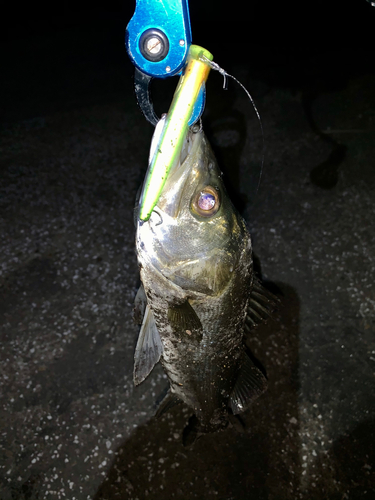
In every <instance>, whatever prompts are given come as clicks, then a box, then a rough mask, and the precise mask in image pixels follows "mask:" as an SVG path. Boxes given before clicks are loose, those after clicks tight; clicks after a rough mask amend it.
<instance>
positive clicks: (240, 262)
mask: <svg viewBox="0 0 375 500" xmlns="http://www.w3.org/2000/svg"><path fill="white" fill-rule="evenodd" d="M155 134H156V132H155ZM159 134H160V132H159ZM156 143H157V138H156V139H153V144H154V145H153V146H152V148H155V147H156V146H155V144H156ZM150 156H152V155H150ZM138 215H139V201H138V204H136V207H135V223H136V253H137V259H138V265H139V269H140V279H141V286H140V288H139V290H138V292H137V295H136V298H135V306H134V318H135V321H136V322H137V323H138V324H140V325H141V328H140V332H139V337H138V341H137V345H136V349H135V355H134V383H135V385H139V384H140V383H142V382H143V381H144V380H145V379H146V378H147V376H148V375H149V374H150V373H151V371H152V369H153V368H154V366H155V365H156V364H157V363H158V362H159V361H160V362H161V364H162V367H163V369H164V371H165V373H166V375H167V378H168V381H169V390H168V392H167V394H166V396H165V397H164V399H163V401H162V402H161V404H160V406H159V409H158V411H157V413H156V415H157V416H160V415H162V414H163V413H164V412H166V411H168V410H169V409H170V408H172V407H173V406H174V405H176V404H179V403H180V402H183V403H185V404H186V405H187V406H188V407H190V408H191V409H192V410H193V412H194V414H195V416H196V417H197V419H198V422H199V426H200V429H201V431H202V432H215V431H217V430H219V429H223V428H225V427H226V426H227V425H228V421H229V420H228V419H229V417H230V416H233V415H238V414H240V413H242V412H244V411H246V410H247V409H248V408H249V407H250V405H251V403H252V402H253V401H254V400H255V399H257V398H258V397H259V396H260V395H261V394H263V393H264V391H265V390H266V388H267V377H266V376H265V374H264V373H263V371H262V370H260V369H259V368H258V367H257V366H256V365H255V364H254V362H253V360H252V357H251V354H250V353H249V352H248V350H247V347H246V345H245V338H246V335H248V332H249V331H250V332H251V330H252V329H253V328H255V327H256V326H257V325H258V324H259V323H261V322H264V321H265V320H267V318H268V317H269V316H270V315H271V314H272V311H273V309H274V307H275V297H274V296H273V294H272V293H271V292H269V291H268V290H267V289H265V288H264V287H263V285H262V284H261V282H260V281H259V279H258V278H257V277H256V276H255V274H254V270H253V258H252V246H251V238H250V234H249V231H248V229H247V226H246V223H245V221H244V219H243V218H242V216H241V215H240V214H239V213H238V211H237V210H236V208H235V207H234V205H233V204H232V202H231V200H230V199H229V196H228V194H227V192H226V190H225V186H224V182H223V175H222V172H221V170H220V168H219V166H218V163H217V160H216V158H215V156H214V153H213V151H212V148H211V146H210V144H209V142H208V140H207V138H206V136H205V134H204V132H203V130H202V129H201V128H199V127H196V126H195V127H191V128H190V129H189V131H188V133H187V136H186V138H185V141H184V145H183V148H182V152H181V155H180V158H179V161H178V162H177V163H176V164H175V165H174V166H173V168H172V169H171V171H170V172H169V175H168V178H167V180H166V182H165V184H164V187H163V189H162V192H161V195H160V198H159V200H158V202H157V204H156V206H155V208H154V210H153V212H152V214H151V216H150V218H149V220H147V221H142V220H140V219H139V218H138Z"/></svg>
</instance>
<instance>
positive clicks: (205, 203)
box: [192, 186, 220, 217]
mask: <svg viewBox="0 0 375 500" xmlns="http://www.w3.org/2000/svg"><path fill="white" fill-rule="evenodd" d="M219 208H220V196H219V192H218V190H217V189H215V188H213V187H212V186H205V187H204V188H203V189H201V190H200V191H198V193H196V194H195V196H194V197H193V200H192V209H193V211H194V212H195V213H196V214H198V215H200V216H202V217H211V216H212V215H215V214H216V212H217V211H218V210H219Z"/></svg>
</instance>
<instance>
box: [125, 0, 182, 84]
mask: <svg viewBox="0 0 375 500" xmlns="http://www.w3.org/2000/svg"><path fill="white" fill-rule="evenodd" d="M158 41H159V43H158ZM125 43H126V50H127V52H128V55H129V57H130V59H131V60H132V62H133V64H134V65H135V66H136V67H137V68H138V69H139V70H141V71H142V72H143V73H146V74H147V75H149V76H152V77H154V78H166V77H168V76H173V75H176V74H178V73H179V72H180V71H181V69H182V68H183V66H184V62H185V60H186V57H187V54H188V51H189V47H190V45H191V27H190V16H189V7H188V1H187V0H137V3H136V7H135V12H134V15H133V17H132V18H131V19H130V21H129V24H128V26H127V28H126V34H125Z"/></svg>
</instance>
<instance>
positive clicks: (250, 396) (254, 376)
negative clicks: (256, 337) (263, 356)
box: [229, 352, 267, 415]
mask: <svg viewBox="0 0 375 500" xmlns="http://www.w3.org/2000/svg"><path fill="white" fill-rule="evenodd" d="M244 357H245V358H244V361H243V364H242V367H241V369H240V372H239V374H238V378H237V380H236V383H235V384H234V388H233V391H232V393H231V395H230V398H229V405H230V407H231V408H232V411H233V413H234V415H236V414H238V413H242V412H244V411H245V410H247V409H248V408H249V406H250V405H251V403H252V402H253V401H255V400H256V399H257V398H258V397H259V396H260V395H261V394H263V392H264V391H265V390H266V389H267V379H266V377H265V376H264V375H263V373H262V372H261V371H260V370H259V368H257V367H256V366H255V365H254V363H253V362H252V361H251V359H250V358H249V356H248V355H247V354H246V352H244Z"/></svg>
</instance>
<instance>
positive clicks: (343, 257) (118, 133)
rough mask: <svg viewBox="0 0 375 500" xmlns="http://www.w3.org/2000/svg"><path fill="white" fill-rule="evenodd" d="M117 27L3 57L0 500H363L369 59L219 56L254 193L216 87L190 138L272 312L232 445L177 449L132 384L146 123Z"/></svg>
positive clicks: (371, 209) (372, 462)
mask: <svg viewBox="0 0 375 500" xmlns="http://www.w3.org/2000/svg"><path fill="white" fill-rule="evenodd" d="M374 10H375V9H374ZM119 24H121V23H112V21H111V20H106V21H105V20H103V25H104V26H105V29H104V28H103V29H102V30H98V31H96V32H94V31H92V32H89V31H87V32H85V34H84V35H83V34H82V32H81V31H80V30H79V29H70V30H58V31H57V32H56V33H45V34H44V35H43V36H41V37H31V38H30V39H28V40H27V43H25V39H22V38H20V39H12V40H10V41H8V42H6V43H4V44H3V49H4V51H3V59H2V60H3V64H4V68H5V70H4V75H5V77H4V78H3V81H2V85H3V90H2V96H3V101H2V129H1V143H0V148H1V160H0V161H1V180H0V211H1V212H0V213H1V233H0V236H1V253H0V259H1V268H0V269H1V275H0V284H1V289H0V312H1V345H0V359H1V405H0V422H1V430H0V434H1V440H0V450H1V453H0V499H1V500H11V499H16V500H36V499H38V500H44V499H47V498H54V499H63V498H67V499H71V500H74V499H76V500H81V499H82V500H86V499H93V500H99V499H102V500H104V499H106V500H112V499H113V500H114V499H117V498H121V499H128V500H136V499H138V500H143V499H150V500H151V499H170V498H176V499H183V500H188V499H193V498H198V499H202V498H205V499H206V498H207V499H211V498H212V499H217V500H243V499H250V498H251V499H254V500H261V499H270V500H271V499H296V498H301V499H322V498H327V499H335V500H336V499H337V500H342V499H362V498H368V499H373V498H375V427H374V426H375V394H374V390H373V388H374V374H375V373H374V372H375V336H374V321H375V293H374V286H373V282H374V273H375V262H374V261H375V245H374V243H375V233H374V229H373V228H374V216H375V196H374V194H375V190H374V188H375V169H374V166H375V165H374V157H375V141H374V139H375V72H374V66H373V63H371V61H372V60H373V59H371V58H372V57H373V56H372V55H371V53H368V52H366V50H365V49H366V47H358V46H357V45H356V46H354V47H353V48H352V50H349V49H348V47H330V48H329V49H328V48H326V49H325V50H322V49H321V50H318V51H311V50H310V51H307V52H306V53H305V54H304V53H303V51H302V52H301V53H298V54H297V53H294V55H291V54H290V53H289V52H288V51H284V52H283V50H282V49H280V48H279V50H277V51H275V49H271V48H269V47H267V46H258V47H256V48H254V54H253V56H252V58H251V60H250V59H249V58H246V57H244V54H240V57H238V58H232V57H231V56H230V55H228V52H225V51H224V50H221V49H220V47H218V49H217V50H216V52H215V56H216V57H215V58H216V60H217V62H218V63H219V64H221V65H222V66H224V67H226V68H227V69H228V71H230V72H232V73H233V74H235V75H236V76H237V77H238V78H239V79H240V80H241V81H242V82H243V83H244V84H245V85H246V86H247V87H248V88H249V90H250V91H251V93H252V95H253V98H254V99H255V101H256V104H257V106H258V108H259V111H260V114H261V116H262V121H263V126H264V130H265V143H266V150H265V163H264V171H263V176H262V182H261V186H260V189H259V191H258V193H257V195H256V196H255V191H256V189H255V187H254V186H255V185H256V184H257V172H258V171H259V164H260V156H261V148H262V140H261V135H260V131H259V124H258V123H257V121H256V119H255V115H254V112H253V110H252V108H251V105H250V103H249V101H248V100H247V98H246V96H245V94H244V93H242V91H241V90H240V89H236V88H235V85H234V84H232V83H231V84H230V90H229V91H228V92H227V93H225V92H224V91H223V90H222V89H221V86H222V80H221V77H219V76H218V75H216V74H215V75H212V76H210V82H209V87H208V102H207V109H206V112H205V115H204V120H203V125H204V128H205V130H206V132H207V135H208V137H209V139H210V140H211V142H212V144H213V147H214V148H215V151H216V153H217V156H218V158H219V161H220V163H221V165H222V168H223V170H224V172H225V174H226V179H227V183H228V185H229V186H230V192H231V196H232V199H233V201H234V202H235V203H236V204H237V205H238V206H239V207H240V208H241V209H242V210H243V214H244V217H245V218H246V220H247V222H248V224H249V227H250V231H251V234H252V238H253V245H254V251H255V254H256V257H257V261H258V268H259V269H260V270H261V274H262V277H263V279H264V281H265V283H266V284H267V286H268V287H269V288H270V289H272V290H273V291H274V292H276V293H277V294H278V296H279V297H280V299H281V306H280V308H279V311H278V313H277V314H276V315H275V318H274V319H273V321H271V322H269V324H267V325H266V326H263V327H261V328H259V329H258V330H256V331H255V332H254V333H253V334H252V335H251V336H250V337H249V339H248V344H249V347H250V348H251V350H252V352H253V353H254V355H255V356H256V357H257V359H258V360H259V361H260V363H261V364H262V365H263V366H264V367H265V369H266V371H267V375H268V378H269V390H268V391H267V392H266V393H265V394H264V395H263V396H262V397H261V398H260V399H259V400H258V401H256V402H255V404H254V406H253V407H252V409H251V410H249V411H248V412H247V413H246V414H244V415H243V416H242V420H243V424H244V429H242V430H241V429H236V428H233V427H230V428H228V429H226V430H225V431H223V432H221V433H218V434H214V435H207V436H204V437H202V438H201V439H199V440H198V441H197V442H196V443H195V444H194V445H193V446H191V447H189V448H186V447H184V446H183V444H182V432H183V429H184V427H185V426H186V424H187V422H188V419H189V417H190V416H191V412H190V410H189V409H188V408H186V407H184V406H181V407H176V408H175V409H174V410H172V411H171V412H170V413H169V414H167V415H166V416H164V417H163V418H162V419H161V420H155V419H153V414H154V412H155V402H156V400H157V398H158V396H159V394H160V393H161V392H162V391H163V389H164V388H165V385H166V379H165V376H164V374H163V372H162V370H161V368H160V367H157V368H156V369H155V370H154V372H153V373H152V375H151V376H150V377H149V378H148V379H147V380H146V382H145V383H143V384H142V385H141V386H140V387H138V388H134V386H133V382H132V369H133V361H132V360H133V351H134V347H135V343H136V338H137V333H138V329H137V327H136V326H135V325H133V322H132V318H131V311H132V305H133V298H134V295H135V292H136V289H137V286H138V273H137V264H136V258H135V253H134V241H133V240H134V228H133V220H132V208H133V201H134V198H135V194H136V191H137V189H138V187H139V184H140V183H141V181H142V178H143V175H144V172H145V168H146V162H147V157H148V149H149V143H150V138H151V135H152V128H151V126H149V125H148V124H147V123H146V121H145V120H144V119H143V117H142V116H141V114H140V112H139V111H138V109H137V107H136V104H135V101H134V97H133V93H132V81H131V71H132V70H131V67H130V65H129V64H128V63H127V61H126V60H125V56H124V53H123V47H122V45H121V44H120V42H121V40H120V36H119V35H118V34H119V33H121V36H122V28H121V30H120V27H119ZM124 24H126V23H124ZM112 29H113V30H114V33H115V34H113V33H112V31H111V30H112ZM94 33H95V36H93V35H94ZM196 41H197V43H199V42H200V40H196ZM202 44H203V43H202ZM206 45H207V46H208V44H206ZM208 48H210V47H208ZM221 54H222V57H220V56H221ZM159 87H160V86H159ZM159 87H157V88H156V89H155V91H156V96H157V97H156V99H155V100H156V102H157V104H158V106H159V107H160V108H161V110H162V111H163V110H165V106H167V105H168V99H169V98H170V94H169V93H168V92H169V90H168V92H167V91H166V90H164V89H165V88H167V87H168V84H167V83H166V87H164V88H163V87H160V88H159ZM168 88H169V89H170V87H168ZM158 93H159V94H158Z"/></svg>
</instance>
